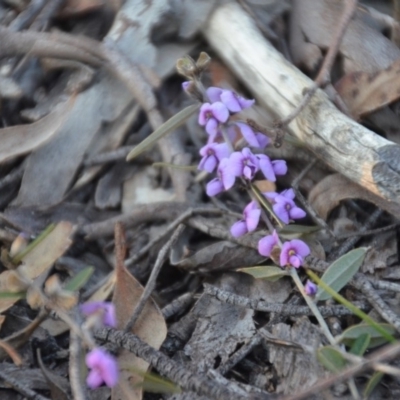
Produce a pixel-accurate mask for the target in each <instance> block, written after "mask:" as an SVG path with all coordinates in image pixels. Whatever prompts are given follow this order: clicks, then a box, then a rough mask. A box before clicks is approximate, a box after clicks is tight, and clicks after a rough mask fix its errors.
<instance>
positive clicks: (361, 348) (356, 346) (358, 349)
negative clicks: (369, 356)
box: [350, 333, 371, 356]
mask: <svg viewBox="0 0 400 400" xmlns="http://www.w3.org/2000/svg"><path fill="white" fill-rule="evenodd" d="M370 343H371V335H369V334H368V333H363V334H361V335H360V336H359V337H358V338H357V339H356V340H355V341H354V343H353V344H352V346H351V348H350V353H351V354H355V355H356V356H362V355H363V354H364V353H365V351H366V350H367V349H368V346H369V344H370Z"/></svg>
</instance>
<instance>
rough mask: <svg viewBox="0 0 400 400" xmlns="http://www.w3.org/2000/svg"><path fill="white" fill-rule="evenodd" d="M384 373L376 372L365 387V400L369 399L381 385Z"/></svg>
mask: <svg viewBox="0 0 400 400" xmlns="http://www.w3.org/2000/svg"><path fill="white" fill-rule="evenodd" d="M383 375H384V373H383V372H379V371H376V372H375V373H374V374H373V375H372V377H371V379H370V380H369V381H368V383H367V386H366V387H365V390H364V393H363V398H364V399H368V398H369V396H371V394H372V392H373V391H374V389H375V388H376V386H377V385H378V384H379V382H380V381H381V380H382V378H383Z"/></svg>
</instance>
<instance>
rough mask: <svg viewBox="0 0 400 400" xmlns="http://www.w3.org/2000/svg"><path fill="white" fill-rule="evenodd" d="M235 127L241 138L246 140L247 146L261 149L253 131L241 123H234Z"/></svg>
mask: <svg viewBox="0 0 400 400" xmlns="http://www.w3.org/2000/svg"><path fill="white" fill-rule="evenodd" d="M236 125H237V126H238V127H239V129H240V132H241V133H242V135H243V137H244V138H245V139H246V141H247V143H248V144H249V146H252V147H261V146H260V143H259V141H258V140H257V137H256V135H255V133H254V131H253V129H251V128H250V126H249V125H247V124H244V123H243V122H236Z"/></svg>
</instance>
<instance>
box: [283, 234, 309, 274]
mask: <svg viewBox="0 0 400 400" xmlns="http://www.w3.org/2000/svg"><path fill="white" fill-rule="evenodd" d="M309 254H310V248H309V247H308V246H307V245H306V244H305V243H304V242H303V241H302V240H299V239H294V240H290V241H289V242H285V243H284V244H283V246H282V251H281V255H280V259H279V263H280V265H281V267H285V266H286V265H292V266H293V267H295V268H299V267H300V266H301V265H303V262H304V258H305V257H307V256H308V255H309Z"/></svg>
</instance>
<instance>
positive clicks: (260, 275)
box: [237, 265, 289, 282]
mask: <svg viewBox="0 0 400 400" xmlns="http://www.w3.org/2000/svg"><path fill="white" fill-rule="evenodd" d="M237 271H239V272H245V273H246V274H249V275H251V276H253V277H254V278H256V279H266V280H268V281H272V282H275V281H277V280H278V279H280V278H282V276H287V275H289V274H288V272H287V271H286V270H284V269H282V268H278V267H273V266H271V265H266V266H263V267H247V268H239V269H238V270H237Z"/></svg>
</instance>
